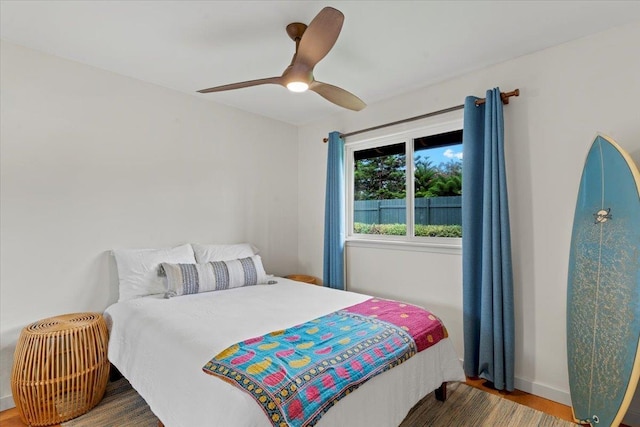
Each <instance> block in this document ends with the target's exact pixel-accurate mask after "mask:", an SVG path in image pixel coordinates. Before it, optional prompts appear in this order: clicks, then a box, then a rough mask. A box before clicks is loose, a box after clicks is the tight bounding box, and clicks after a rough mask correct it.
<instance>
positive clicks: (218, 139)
mask: <svg viewBox="0 0 640 427" xmlns="http://www.w3.org/2000/svg"><path fill="white" fill-rule="evenodd" d="M0 64H1V66H2V68H1V70H0V76H1V77H0V78H1V80H0V84H1V91H0V92H1V99H0V105H1V117H0V122H1V126H2V128H1V135H0V140H1V146H0V148H1V165H0V170H1V174H2V175H1V192H0V194H1V201H0V207H1V211H0V218H1V234H2V239H1V250H0V255H1V258H0V260H1V269H0V270H1V276H0V277H1V279H0V293H1V298H0V299H1V302H0V304H1V305H0V316H1V317H0V319H1V321H0V324H1V329H0V341H1V344H0V359H1V362H0V397H1V398H2V400H1V401H0V404H1V405H0V410H1V409H5V408H6V407H8V406H12V405H13V402H12V400H11V398H10V397H9V395H10V393H11V390H10V369H11V364H12V359H13V351H14V348H15V342H16V340H17V337H18V335H19V332H20V330H21V329H22V328H23V327H24V326H26V325H27V324H29V323H30V322H34V321H36V320H38V319H41V318H44V317H49V316H54V315H58V314H62V313H68V312H77V311H102V310H103V309H104V308H106V307H107V305H109V304H110V303H112V302H114V301H115V300H116V299H117V282H116V281H115V278H116V276H115V274H117V273H116V270H115V266H114V264H113V261H112V259H111V257H110V256H109V253H108V251H109V250H110V249H112V248H136V247H166V246H173V245H177V244H181V243H184V242H202V243H232V242H244V241H249V242H252V243H253V244H255V245H256V246H258V248H260V250H261V254H262V255H263V258H264V262H265V267H266V269H267V271H268V272H272V273H276V274H288V273H292V272H296V271H298V269H297V267H298V265H297V250H298V249H297V245H298V239H297V230H296V228H295V224H296V223H297V206H298V203H297V193H298V188H297V159H298V156H297V149H298V148H297V129H296V128H295V127H294V126H290V125H287V124H284V123H281V122H277V121H273V120H270V119H266V118H263V117H259V116H256V115H252V114H248V113H245V112H241V111H238V110H235V109H231V108H227V107H223V106H219V105H215V104H213V103H210V102H207V101H204V100H202V99H198V98H197V97H195V96H188V95H184V94H179V93H177V92H174V91H171V90H167V89H163V88H160V87H158V86H154V85H151V84H147V83H143V82H140V81H137V80H134V79H130V78H126V77H123V76H120V75H116V74H113V73H109V72H106V71H102V70H98V69H95V68H91V67H88V66H85V65H82V64H78V63H74V62H71V61H66V60H63V59H60V58H56V57H53V56H49V55H45V54H42V53H39V52H36V51H33V50H28V49H25V48H22V47H18V46H16V45H12V44H9V43H4V42H3V43H2V46H1V58H0ZM292 227H293V228H292Z"/></svg>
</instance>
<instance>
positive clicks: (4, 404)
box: [0, 394, 16, 412]
mask: <svg viewBox="0 0 640 427" xmlns="http://www.w3.org/2000/svg"><path fill="white" fill-rule="evenodd" d="M15 407H16V404H15V402H14V401H13V395H11V394H10V395H8V396H3V397H0V412H2V411H6V410H7V409H11V408H15Z"/></svg>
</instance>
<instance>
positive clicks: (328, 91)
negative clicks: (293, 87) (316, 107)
mask: <svg viewBox="0 0 640 427" xmlns="http://www.w3.org/2000/svg"><path fill="white" fill-rule="evenodd" d="M309 90H312V91H314V92H315V93H317V94H318V95H320V96H321V97H323V98H324V99H326V100H327V101H330V102H333V103H334V104H336V105H339V106H341V107H344V108H348V109H349V110H353V111H360V110H362V109H363V108H364V107H366V106H367V104H365V103H364V102H363V101H362V100H361V99H360V98H358V97H357V96H355V95H354V94H352V93H351V92H347V91H346V90H344V89H341V88H339V87H337V86H333V85H330V84H328V83H322V82H319V81H317V80H315V81H313V82H312V83H311V85H309Z"/></svg>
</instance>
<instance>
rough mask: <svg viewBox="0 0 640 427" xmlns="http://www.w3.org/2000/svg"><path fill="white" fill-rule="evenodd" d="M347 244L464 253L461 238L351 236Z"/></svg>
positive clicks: (371, 247) (454, 253)
mask: <svg viewBox="0 0 640 427" xmlns="http://www.w3.org/2000/svg"><path fill="white" fill-rule="evenodd" d="M345 245H346V246H347V247H349V248H370V249H386V250H394V251H412V252H432V253H441V254H449V255H462V239H461V238H434V239H433V240H424V241H416V240H406V241H403V240H391V239H384V238H381V239H372V238H358V237H350V238H348V239H347V240H346V242H345Z"/></svg>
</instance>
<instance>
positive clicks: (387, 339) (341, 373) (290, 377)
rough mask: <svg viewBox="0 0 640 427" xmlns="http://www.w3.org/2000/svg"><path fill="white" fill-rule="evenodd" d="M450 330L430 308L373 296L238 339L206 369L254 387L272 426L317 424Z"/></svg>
mask: <svg viewBox="0 0 640 427" xmlns="http://www.w3.org/2000/svg"><path fill="white" fill-rule="evenodd" d="M446 336H447V332H446V329H445V328H444V326H443V325H442V323H441V322H440V320H439V319H438V318H437V317H436V316H434V315H433V314H431V313H429V312H428V311H426V310H424V309H422V308H420V307H417V306H414V305H411V304H405V303H401V302H398V301H392V300H384V299H381V298H372V299H369V300H367V301H364V302H362V303H360V304H356V305H353V306H351V307H347V308H345V309H342V310H339V311H336V312H334V313H330V314H328V315H326V316H322V317H320V318H317V319H314V320H311V321H309V322H306V323H303V324H301V325H297V326H293V327H291V328H288V329H285V330H281V331H275V332H271V333H269V334H266V335H263V336H261V337H256V338H251V339H248V340H245V341H243V342H240V343H237V344H234V345H232V346H231V347H229V348H227V349H225V350H224V351H222V352H221V353H219V354H218V355H216V356H215V357H214V358H213V359H211V360H210V361H209V362H207V364H206V365H205V366H204V367H203V370H204V372H206V373H208V374H211V375H215V376H217V377H220V378H222V379H223V380H225V381H228V382H230V383H231V384H233V385H235V386H236V387H239V388H241V389H242V390H244V391H246V392H247V393H249V394H250V395H251V396H252V397H253V398H254V399H255V400H256V401H257V402H258V404H260V406H261V407H262V409H263V410H264V412H265V413H266V414H267V416H268V417H269V420H270V421H271V423H272V424H273V425H274V426H278V427H285V426H312V425H315V423H316V422H318V420H319V419H320V417H321V416H322V415H323V414H324V413H325V412H326V411H327V410H329V408H330V407H331V406H333V405H334V404H335V403H336V402H337V401H338V400H340V399H341V398H342V397H344V396H346V395H347V394H349V393H350V392H351V391H352V390H355V389H356V388H358V387H359V386H360V384H362V383H364V382H365V381H367V380H368V379H369V378H372V377H374V376H375V375H377V374H379V373H382V372H384V371H386V370H388V369H391V368H393V367H394V366H397V365H399V364H401V363H402V362H404V361H405V360H407V359H409V358H410V357H411V356H413V355H414V354H416V352H419V351H422V350H424V349H425V348H428V347H430V346H432V345H433V344H435V343H437V342H438V341H440V340H441V339H442V338H444V337H446Z"/></svg>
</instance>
